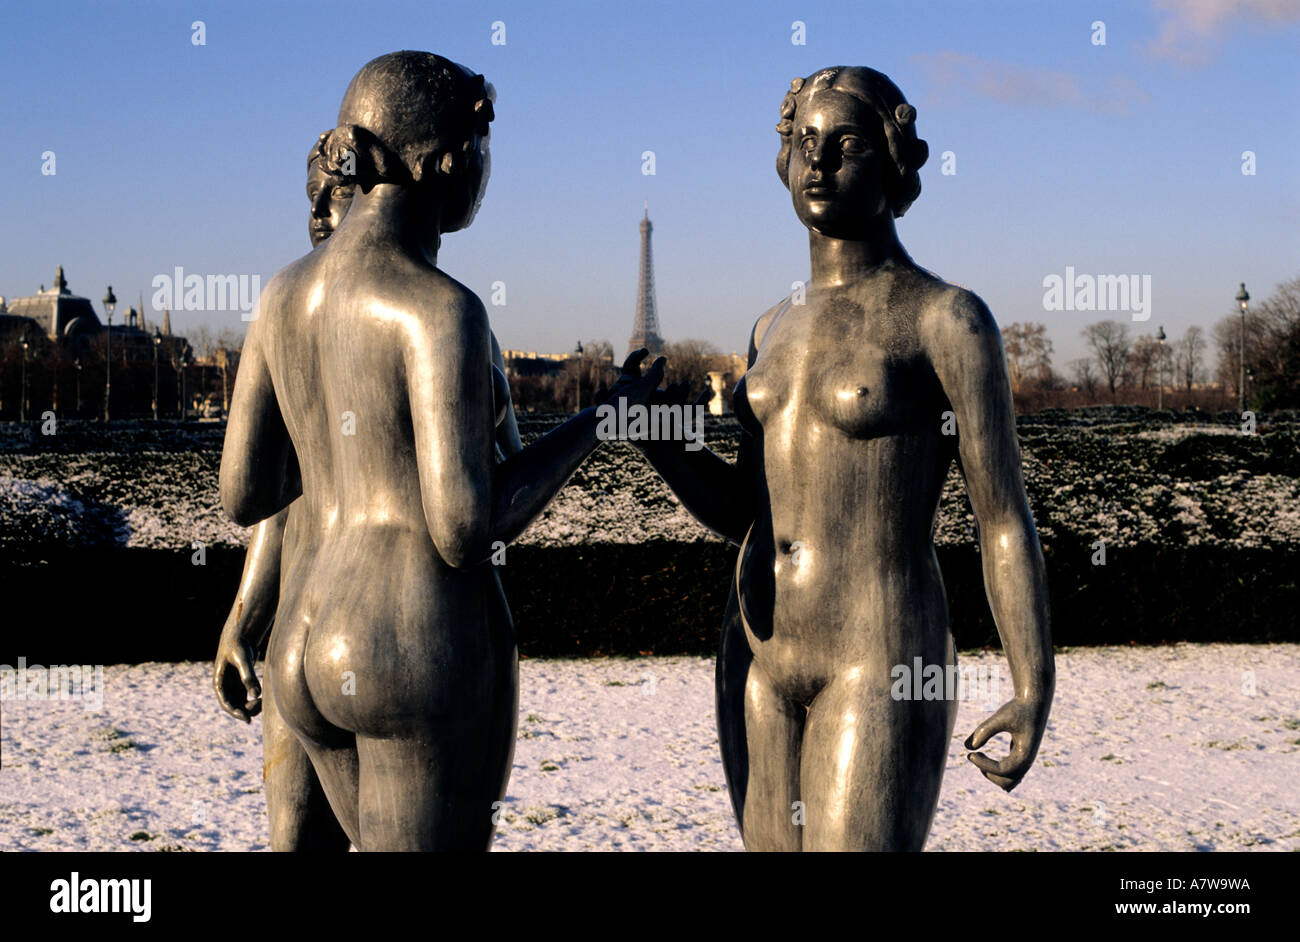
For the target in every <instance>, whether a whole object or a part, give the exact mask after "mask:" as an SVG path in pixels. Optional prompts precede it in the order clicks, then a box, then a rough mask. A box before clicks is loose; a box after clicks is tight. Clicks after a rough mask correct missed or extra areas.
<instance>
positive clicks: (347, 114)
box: [312, 51, 496, 191]
mask: <svg viewBox="0 0 1300 942" xmlns="http://www.w3.org/2000/svg"><path fill="white" fill-rule="evenodd" d="M495 100H496V91H495V90H494V89H493V88H492V86H491V85H490V84H489V83H488V82H487V81H486V80H485V79H484V78H483V76H482V75H478V74H477V73H474V72H471V71H470V70H468V69H466V68H465V67H464V66H461V65H458V64H456V63H455V62H452V61H451V60H450V59H444V58H443V57H442V56H439V55H434V54H433V53H431V52H411V51H403V52H393V53H389V54H388V55H384V56H380V57H379V58H378V59H374V60H372V61H370V62H368V63H366V65H364V66H363V67H362V69H361V71H360V72H358V73H357V74H356V76H355V77H354V78H353V79H352V82H351V83H350V84H349V85H348V90H347V91H346V92H345V93H344V95H343V103H342V104H341V105H340V106H339V116H338V126H337V127H336V128H334V129H333V130H332V131H328V132H326V133H325V134H324V135H322V136H321V140H319V141H318V142H317V148H316V149H313V151H312V153H313V155H314V156H315V155H316V153H317V150H319V151H320V156H319V158H318V159H320V160H321V161H322V166H323V168H324V170H325V172H326V173H328V174H330V175H331V176H338V177H342V178H344V179H349V178H350V179H352V180H354V181H355V182H356V183H357V184H358V185H359V186H360V187H361V188H362V190H363V191H368V190H370V188H371V187H373V186H375V185H376V184H378V183H396V184H400V185H408V186H409V185H411V184H412V183H420V182H423V181H426V180H429V179H431V178H433V177H435V176H440V175H441V176H446V177H452V176H454V175H455V174H457V172H458V171H461V170H464V168H465V167H466V166H467V165H468V163H469V161H470V158H471V150H472V149H473V148H474V147H475V146H476V140H477V139H479V138H486V137H487V136H488V124H489V122H491V121H492V119H493V117H494V116H495V115H494V112H493V107H492V103H493V102H494V101H495Z"/></svg>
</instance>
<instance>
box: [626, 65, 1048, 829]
mask: <svg viewBox="0 0 1300 942" xmlns="http://www.w3.org/2000/svg"><path fill="white" fill-rule="evenodd" d="M781 118H782V120H781V123H780V124H779V125H778V126H777V130H778V131H779V132H780V134H781V148H780V153H779V155H778V157H777V172H778V174H779V175H780V177H781V180H782V182H783V183H785V184H786V186H787V187H788V189H789V191H790V196H791V200H792V201H793V203H794V210H795V213H796V215H797V216H798V217H799V220H800V221H801V222H802V223H803V224H804V225H805V226H806V227H807V228H808V237H809V244H810V249H811V280H810V282H809V284H808V286H807V294H806V297H800V296H798V295H792V296H791V297H789V298H787V299H786V300H784V301H782V302H781V303H780V304H778V305H776V306H775V307H773V308H772V309H770V310H769V311H767V312H766V313H764V314H763V316H762V317H760V318H759V319H758V322H757V323H756V324H755V325H754V329H753V332H752V334H751V336H750V342H749V361H748V362H749V366H748V371H747V372H746V374H745V376H744V377H743V378H742V379H741V381H740V382H739V384H738V385H737V387H736V391H735V411H736V416H737V419H738V420H739V421H740V423H741V424H742V426H743V429H744V432H743V435H742V443H741V448H740V452H739V455H738V458H737V462H736V464H734V465H733V464H731V463H729V462H727V461H725V460H723V459H721V458H719V457H718V456H717V455H715V454H713V453H712V452H710V451H708V450H699V451H687V450H685V449H684V448H682V447H681V445H680V444H679V443H664V442H641V443H639V447H640V448H641V449H642V450H643V452H644V454H645V455H646V456H647V458H648V459H649V460H650V461H651V463H652V464H653V465H654V467H655V468H656V469H657V470H658V471H659V472H660V474H661V475H662V476H663V477H664V479H665V480H666V481H667V482H668V484H669V486H670V487H671V488H672V489H673V491H674V492H675V493H676V494H677V496H678V497H679V498H680V499H681V501H682V503H683V504H684V505H685V506H686V507H687V508H688V509H689V510H690V511H691V512H692V513H693V514H694V515H695V516H696V517H698V518H699V520H700V521H701V522H702V523H704V524H705V525H706V526H708V527H710V528H711V529H712V530H714V531H715V532H717V533H719V534H720V535H722V536H723V537H725V538H727V539H728V540H730V541H731V542H733V543H736V544H739V545H740V553H739V558H738V561H737V565H736V570H735V573H734V576H733V580H732V590H731V593H730V596H729V601H728V606H727V612H726V616H725V621H724V625H723V632H722V640H721V648H720V653H719V657H718V664H717V678H716V680H717V710H718V731H719V739H720V743H721V747H722V753H723V763H724V767H725V771H726V777H727V783H728V786H729V789H730V792H731V797H732V804H733V807H734V809H735V812H736V817H737V820H738V822H739V824H740V827H741V832H742V834H743V836H744V841H745V845H746V847H747V848H748V849H750V850H800V849H802V850H920V849H921V847H922V846H923V845H924V843H925V838H926V835H927V834H928V833H929V829H930V825H931V822H932V820H933V818H934V812H935V808H936V806H937V804H938V800H939V786H940V782H941V780H942V777H943V771H944V765H945V760H946V758H947V754H948V743H949V740H950V737H951V735H952V727H953V723H954V720H955V717H956V702H955V700H954V699H947V700H944V699H932V700H927V699H895V698H894V697H893V696H891V681H892V679H893V677H894V676H895V675H894V674H893V673H892V671H893V669H894V668H895V667H897V666H898V665H904V666H910V665H912V664H914V663H915V661H914V659H915V658H920V659H921V660H922V662H923V663H924V664H925V665H927V666H928V665H937V666H940V667H946V666H947V665H952V664H954V662H955V652H954V649H953V644H952V636H951V634H950V632H949V630H948V610H947V600H946V596H945V593H944V588H943V581H942V577H941V575H940V572H939V567H938V562H937V560H936V557H935V552H934V543H933V527H934V522H935V514H936V511H937V508H938V502H939V497H940V492H941V490H942V488H943V483H944V479H945V478H946V476H947V473H948V469H949V467H950V466H951V463H952V461H953V460H954V459H956V460H957V461H958V463H959V467H960V468H961V470H962V472H963V474H964V477H965V480H966V487H967V492H968V494H969V497H970V500H971V504H972V507H973V509H974V511H975V514H976V516H977V518H978V520H979V525H980V549H981V554H982V558H983V566H984V579H985V585H986V587H987V591H988V597H989V603H990V605H991V608H992V612H993V615H994V619H995V621H996V623H997V627H998V630H999V633H1000V635H1001V637H1002V641H1003V646H1004V648H1005V650H1006V653H1007V658H1008V661H1009V666H1010V669H1011V673H1012V678H1013V681H1014V687H1015V696H1014V698H1013V699H1011V700H1010V701H1009V702H1007V703H1005V704H1003V705H1002V706H1001V707H1000V708H999V709H998V710H997V711H996V712H994V713H993V714H992V715H991V716H990V717H989V718H988V719H987V720H986V721H985V722H983V723H981V724H980V725H979V727H978V728H977V729H976V730H975V731H974V732H973V733H972V734H971V736H970V737H969V738H968V740H967V741H966V746H967V748H968V749H979V748H980V747H982V746H983V745H984V744H985V743H986V742H987V741H988V740H989V739H990V738H992V737H993V736H995V735H997V734H998V733H1002V732H1005V733H1009V734H1010V736H1011V745H1010V753H1009V755H1007V756H1006V757H1005V758H1003V759H1001V760H994V759H991V758H989V757H987V756H985V755H983V754H982V753H974V754H972V755H970V756H969V758H970V761H971V762H973V763H974V764H975V765H976V767H977V768H979V770H980V771H981V772H982V773H983V774H984V775H985V776H986V777H987V778H988V779H989V780H990V781H992V782H994V783H996V784H997V785H999V786H1001V787H1002V788H1004V789H1008V790H1009V789H1011V788H1013V787H1015V785H1016V784H1017V783H1018V782H1019V781H1020V779H1021V777H1022V776H1024V774H1025V773H1026V772H1027V771H1028V769H1029V767H1030V765H1031V764H1032V763H1033V760H1034V756H1035V754H1036V753H1037V751H1038V746H1039V743H1040V741H1041V739H1042V736H1043V732H1044V729H1045V726H1046V723H1047V716H1048V711H1049V709H1050V706H1051V700H1052V693H1053V688H1054V683H1055V680H1054V667H1053V657H1052V646H1051V638H1050V631H1049V626H1048V596H1047V587H1046V583H1045V578H1044V567H1043V561H1042V554H1041V551H1040V549H1039V545H1038V536H1037V532H1036V530H1035V528H1034V522H1033V518H1032V516H1031V513H1030V509H1029V504H1028V500H1027V498H1026V495H1025V488H1024V484H1023V480H1022V476H1021V469H1020V453H1019V445H1018V442H1017V438H1016V426H1015V416H1014V412H1013V409H1012V402H1011V393H1010V388H1009V385H1008V382H1007V376H1006V369H1005V363H1004V359H1003V352H1002V346H1001V337H1000V334H999V331H998V327H997V325H996V323H995V322H994V320H993V317H992V315H991V314H990V313H989V310H988V308H987V307H985V305H984V303H983V302H982V301H981V300H980V299H979V298H978V297H976V296H975V295H974V294H973V293H971V292H970V291H966V290H964V289H962V288H958V287H956V286H954V285H951V284H948V283H946V282H944V281H941V280H940V279H939V278H937V277H935V276H934V275H932V274H931V273H930V272H928V271H926V270H924V269H922V268H920V267H919V266H917V265H916V263H915V262H913V261H912V259H911V258H910V257H909V256H908V254H907V253H906V252H905V251H904V249H903V246H902V245H901V244H900V242H899V240H898V236H897V233H896V231H895V226H894V217H897V216H902V215H903V213H904V212H905V211H906V210H907V208H908V206H910V205H911V203H912V201H913V200H914V199H916V197H917V196H918V195H919V193H920V189H921V182H920V177H919V175H918V173H917V171H918V170H919V168H920V167H921V165H922V164H923V163H924V162H925V160H926V157H927V156H928V148H927V146H926V144H925V142H924V141H923V140H920V139H919V138H918V137H917V134H916V123H915V119H916V110H915V109H914V108H913V107H912V106H911V105H909V104H908V103H907V102H906V101H905V99H904V98H903V95H902V93H901V92H900V91H899V90H898V88H896V87H895V86H894V84H893V82H891V81H890V80H889V79H888V78H887V77H886V76H884V75H882V74H881V73H879V72H876V71H874V70H872V69H867V68H830V69H823V70H821V71H819V72H816V73H815V74H813V75H812V76H810V77H808V78H807V79H795V80H794V81H793V82H792V83H791V88H790V92H789V93H788V94H787V95H786V97H785V100H784V101H783V102H782V105H781ZM634 372H639V368H638V369H636V370H634ZM706 395H707V394H706ZM684 399H685V391H684V390H683V389H681V388H678V387H670V388H669V389H668V390H666V391H664V392H662V393H658V394H656V397H655V401H657V402H662V401H667V402H674V401H684ZM953 421H955V428H956V435H955V436H954V435H951V434H944V427H945V425H947V426H948V429H949V431H951V428H952V422H953Z"/></svg>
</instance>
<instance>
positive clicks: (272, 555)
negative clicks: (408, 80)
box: [213, 132, 522, 851]
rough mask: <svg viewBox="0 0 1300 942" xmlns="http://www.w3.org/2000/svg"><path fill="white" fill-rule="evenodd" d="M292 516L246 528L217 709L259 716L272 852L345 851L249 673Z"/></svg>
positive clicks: (331, 184)
mask: <svg viewBox="0 0 1300 942" xmlns="http://www.w3.org/2000/svg"><path fill="white" fill-rule="evenodd" d="M328 139H329V133H328V132H326V133H324V134H321V135H320V137H319V138H318V139H317V142H316V144H315V145H314V146H313V147H312V150H311V153H310V154H309V155H308V158H307V201H308V204H309V206H310V207H311V208H310V213H309V216H308V236H309V237H310V239H311V244H312V247H313V248H314V247H315V246H317V245H320V244H321V243H322V242H324V241H325V240H326V239H328V238H329V237H330V236H331V235H333V234H334V230H335V229H337V228H338V225H339V223H341V222H342V221H343V217H344V216H346V215H347V212H348V209H349V208H350V207H351V205H352V196H353V192H354V186H353V184H352V183H351V182H349V181H348V179H347V178H343V177H333V176H330V175H329V174H327V173H326V172H325V170H324V165H323V161H324V159H325V150H324V145H325V143H326V142H327V141H328ZM492 362H493V380H494V382H495V384H496V388H495V391H494V407H493V409H494V414H495V415H496V416H497V426H496V445H497V449H498V457H499V458H500V459H501V460H504V458H505V457H506V456H509V455H512V454H514V453H515V452H517V451H519V449H520V448H521V447H522V445H521V443H520V440H519V428H518V424H517V423H516V421H515V415H514V409H513V408H512V406H511V403H510V389H509V384H508V382H507V381H506V378H505V372H504V371H505V362H504V360H503V358H502V356H501V349H500V346H499V345H498V343H497V339H496V336H495V335H493V336H492ZM295 508H298V510H297V511H296V512H297V513H301V498H299V500H296V501H294V502H293V503H292V504H290V505H289V507H286V508H285V509H284V510H282V511H280V512H279V513H278V514H276V515H275V516H273V517H268V518H267V519H265V520H263V521H262V522H261V523H259V524H257V526H255V527H254V528H253V533H252V538H251V539H250V541H249V546H248V553H247V555H246V557H245V561H244V571H243V575H242V576H241V578H240V581H239V590H238V592H237V593H236V596H235V602H234V604H233V605H232V606H231V609H230V613H229V615H228V616H227V618H226V623H225V627H224V629H223V630H222V634H221V641H220V644H219V646H218V651H217V657H216V662H215V671H214V677H213V680H214V686H215V688H216V692H217V699H218V702H219V703H220V704H221V707H222V709H224V710H225V711H226V712H227V713H229V714H230V715H231V716H233V717H235V718H237V719H240V720H243V721H244V722H245V723H247V722H250V721H251V718H252V717H253V716H256V715H257V714H258V713H261V714H262V754H263V759H262V777H263V780H264V781H265V783H266V785H265V792H266V809H267V816H268V818H269V819H270V827H271V849H272V850H274V851H331V850H333V851H346V850H347V849H348V847H349V846H350V845H351V841H350V840H349V838H348V836H347V834H345V833H344V831H343V829H342V828H341V827H340V826H339V824H338V821H337V820H336V819H335V818H334V814H333V812H332V811H331V810H330V807H329V802H328V801H327V799H326V797H325V792H324V789H323V788H322V787H321V784H320V779H319V778H318V776H317V775H316V771H315V769H313V768H312V764H311V760H310V759H309V758H308V756H307V752H306V750H305V749H304V748H303V746H302V744H301V743H300V742H299V741H298V739H297V737H296V736H295V735H294V734H293V732H292V731H291V730H290V729H289V728H288V727H287V726H285V723H284V720H283V719H282V718H281V716H280V713H279V710H278V709H276V706H275V700H274V697H272V696H271V694H270V692H269V690H268V691H267V694H266V696H265V697H263V692H262V687H261V684H260V683H258V680H257V675H256V673H255V670H254V666H253V665H254V662H255V661H256V659H257V658H256V655H257V651H258V649H261V648H264V647H265V642H266V638H267V635H268V634H269V632H270V631H271V626H272V623H273V621H274V618H275V609H276V605H277V603H278V602H279V593H280V571H281V567H280V563H281V557H282V555H284V554H285V553H287V552H292V545H290V546H288V547H286V546H285V530H286V528H287V526H288V522H289V517H290V514H291V513H295Z"/></svg>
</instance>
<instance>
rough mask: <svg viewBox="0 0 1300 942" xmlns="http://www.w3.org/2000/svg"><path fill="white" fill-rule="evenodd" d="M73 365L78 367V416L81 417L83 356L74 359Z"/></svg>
mask: <svg viewBox="0 0 1300 942" xmlns="http://www.w3.org/2000/svg"><path fill="white" fill-rule="evenodd" d="M72 365H73V366H75V367H76V368H77V418H81V357H77V358H76V359H75V360H73V361H72Z"/></svg>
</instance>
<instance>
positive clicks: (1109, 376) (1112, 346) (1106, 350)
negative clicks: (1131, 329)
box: [1083, 321, 1132, 402]
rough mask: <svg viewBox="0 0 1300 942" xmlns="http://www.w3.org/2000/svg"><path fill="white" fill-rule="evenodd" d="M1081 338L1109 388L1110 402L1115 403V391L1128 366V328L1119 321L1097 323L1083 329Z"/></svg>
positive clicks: (1129, 346)
mask: <svg viewBox="0 0 1300 942" xmlns="http://www.w3.org/2000/svg"><path fill="white" fill-rule="evenodd" d="M1083 338H1084V340H1086V341H1087V342H1088V347H1089V349H1091V350H1092V355H1093V358H1094V359H1095V360H1096V361H1097V368H1098V369H1099V370H1100V371H1101V376H1102V378H1103V379H1105V381H1106V385H1107V386H1108V387H1109V388H1110V398H1111V401H1112V402H1114V401H1116V396H1115V390H1116V388H1117V387H1118V385H1119V383H1120V380H1121V378H1122V377H1123V375H1124V369H1125V367H1126V366H1127V365H1128V356H1129V350H1130V348H1131V346H1132V344H1131V342H1130V341H1129V337H1128V327H1127V326H1126V325H1125V324H1122V323H1120V322H1119V321H1098V322H1097V323H1095V324H1089V325H1088V326H1087V327H1085V328H1084V329H1083Z"/></svg>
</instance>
